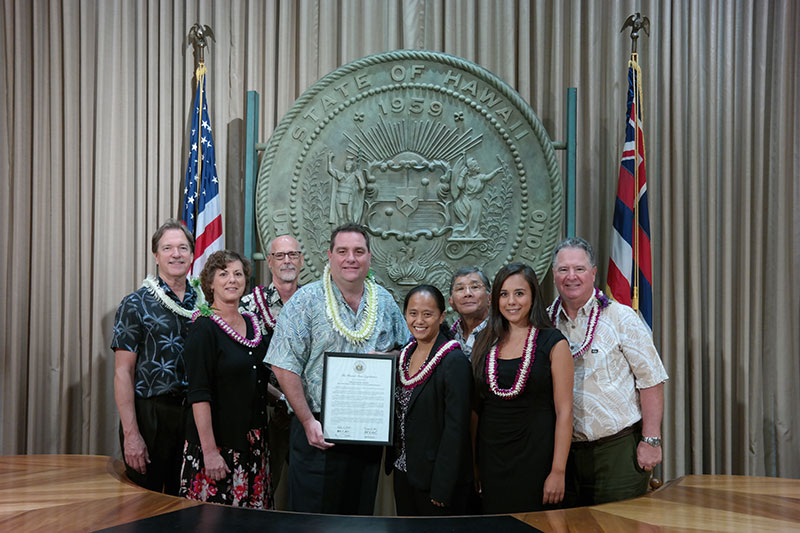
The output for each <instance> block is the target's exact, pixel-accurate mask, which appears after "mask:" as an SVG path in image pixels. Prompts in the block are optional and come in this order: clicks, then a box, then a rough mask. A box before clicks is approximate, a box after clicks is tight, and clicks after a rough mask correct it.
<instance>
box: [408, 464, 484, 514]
mask: <svg viewBox="0 0 800 533" xmlns="http://www.w3.org/2000/svg"><path fill="white" fill-rule="evenodd" d="M471 487H472V484H471V483H465V484H463V485H462V486H460V487H457V488H456V490H455V491H454V493H453V501H452V502H450V505H448V506H447V507H437V506H436V505H434V504H433V503H431V494H430V491H427V490H420V489H418V488H415V487H413V486H411V484H410V483H409V482H408V474H406V473H405V472H401V471H400V470H398V469H396V468H395V469H394V503H395V506H396V507H397V516H447V515H461V514H464V513H465V511H466V507H467V499H468V497H469V494H470V489H471Z"/></svg>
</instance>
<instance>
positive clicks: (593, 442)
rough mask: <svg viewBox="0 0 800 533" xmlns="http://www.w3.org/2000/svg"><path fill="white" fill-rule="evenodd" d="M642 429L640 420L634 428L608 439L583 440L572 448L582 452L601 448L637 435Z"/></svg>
mask: <svg viewBox="0 0 800 533" xmlns="http://www.w3.org/2000/svg"><path fill="white" fill-rule="evenodd" d="M641 428H642V421H641V420H640V421H638V422H636V423H635V424H633V425H632V426H628V427H626V428H625V429H623V430H620V431H618V432H616V433H614V434H613V435H609V436H607V437H600V438H599V439H597V440H583V441H578V442H573V443H572V448H573V449H578V450H582V449H585V448H591V447H593V446H599V445H601V444H605V443H607V442H611V441H613V440H617V439H621V438H622V437H627V436H628V435H630V434H631V433H635V432H637V431H641Z"/></svg>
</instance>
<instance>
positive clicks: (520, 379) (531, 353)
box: [486, 325, 539, 400]
mask: <svg viewBox="0 0 800 533" xmlns="http://www.w3.org/2000/svg"><path fill="white" fill-rule="evenodd" d="M537 337H539V330H538V329H536V328H534V327H533V325H531V326H529V327H528V338H527V339H525V347H524V348H523V349H522V362H520V364H519V368H517V377H516V378H514V384H513V385H512V386H511V388H510V389H501V388H500V386H499V385H498V384H497V347H498V345H499V344H500V343H497V344H495V345H494V346H492V349H491V350H489V353H488V354H486V383H487V384H488V385H489V389H490V390H491V391H492V393H494V395H495V396H497V397H499V398H503V399H504V400H511V399H513V398H516V397H517V396H519V394H520V393H521V392H522V391H523V390H524V389H525V384H526V383H527V382H528V376H530V374H531V368H532V367H533V361H534V359H535V358H536V355H535V352H536V339H537Z"/></svg>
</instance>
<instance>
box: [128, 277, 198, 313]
mask: <svg viewBox="0 0 800 533" xmlns="http://www.w3.org/2000/svg"><path fill="white" fill-rule="evenodd" d="M194 281H195V280H192V281H190V282H189V284H190V285H191V287H192V290H193V291H194V294H195V296H196V300H195V306H194V308H193V309H184V308H183V307H181V306H180V305H178V304H177V303H175V300H173V299H172V298H170V297H169V296H167V293H166V292H165V291H164V289H162V288H161V286H160V285H159V283H158V278H156V277H155V276H147V277H146V278H144V281H143V282H142V287H144V288H146V289H147V292H149V293H150V294H152V295H153V297H154V298H155V299H156V300H158V301H159V303H160V304H161V305H163V306H164V307H165V308H167V309H168V310H169V311H171V312H172V313H174V314H176V315H178V316H182V317H184V318H192V314H193V313H194V312H195V311H196V310H197V308H198V307H199V306H200V305H201V304H203V303H205V298H204V297H203V291H199V290H197V287H196V285H195V284H194V283H193V282H194Z"/></svg>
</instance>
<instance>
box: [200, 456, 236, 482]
mask: <svg viewBox="0 0 800 533" xmlns="http://www.w3.org/2000/svg"><path fill="white" fill-rule="evenodd" d="M203 463H204V464H205V467H206V475H207V476H208V477H209V478H211V479H213V480H214V481H219V480H220V479H224V478H225V477H226V476H227V475H228V474H230V473H231V469H230V468H228V464H227V463H226V462H225V459H223V458H222V455H220V453H219V450H211V451H209V452H205V451H204V452H203Z"/></svg>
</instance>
